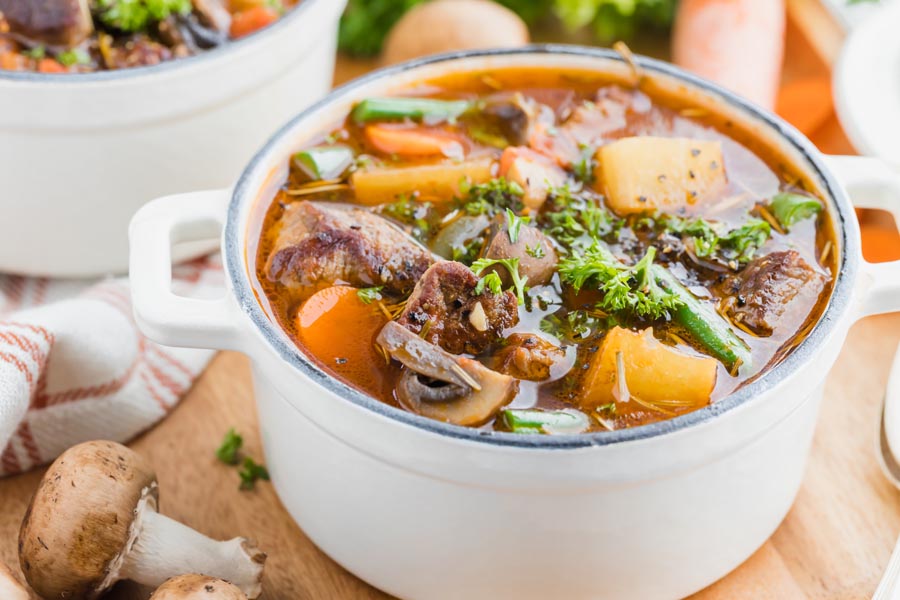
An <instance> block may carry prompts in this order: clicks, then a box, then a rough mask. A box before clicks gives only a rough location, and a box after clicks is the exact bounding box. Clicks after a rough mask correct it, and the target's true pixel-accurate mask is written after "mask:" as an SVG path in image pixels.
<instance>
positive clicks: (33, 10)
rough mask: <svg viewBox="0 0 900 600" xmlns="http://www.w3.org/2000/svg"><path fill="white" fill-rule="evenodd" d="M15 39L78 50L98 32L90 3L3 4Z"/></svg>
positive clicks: (29, 0)
mask: <svg viewBox="0 0 900 600" xmlns="http://www.w3.org/2000/svg"><path fill="white" fill-rule="evenodd" d="M0 13H2V17H3V18H4V19H5V20H6V22H7V23H9V27H10V31H11V32H12V34H13V35H15V36H17V37H21V38H23V39H25V40H26V41H28V42H32V43H40V44H47V45H50V46H65V47H72V46H77V45H78V44H80V43H81V42H83V41H84V40H85V39H87V37H88V36H89V35H91V33H93V31H94V21H93V19H92V18H91V8H90V6H89V3H88V0H0Z"/></svg>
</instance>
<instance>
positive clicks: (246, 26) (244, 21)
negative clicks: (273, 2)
mask: <svg viewBox="0 0 900 600" xmlns="http://www.w3.org/2000/svg"><path fill="white" fill-rule="evenodd" d="M277 20H278V13H277V12H276V11H274V10H273V9H271V8H268V7H266V6H255V7H253V8H250V9H247V10H244V11H241V12H239V13H235V14H234V15H232V17H231V31H230V32H229V33H230V35H231V37H232V38H233V39H237V38H242V37H244V36H245V35H250V34H251V33H253V32H255V31H259V30H260V29H262V28H263V27H266V26H268V25H271V24H272V23H274V22H275V21H277Z"/></svg>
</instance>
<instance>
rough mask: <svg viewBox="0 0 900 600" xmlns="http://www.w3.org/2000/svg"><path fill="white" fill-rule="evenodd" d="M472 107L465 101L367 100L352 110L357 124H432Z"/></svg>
mask: <svg viewBox="0 0 900 600" xmlns="http://www.w3.org/2000/svg"><path fill="white" fill-rule="evenodd" d="M471 107H472V103H471V102H469V101H467V100H433V99H430V98H367V99H365V100H363V101H362V102H360V103H359V104H357V105H356V106H355V107H354V108H353V112H352V113H351V116H352V118H353V120H354V121H356V122H357V123H369V122H372V121H402V120H403V119H413V120H424V121H429V122H432V123H437V122H439V121H452V120H453V119H455V118H457V117H458V116H460V115H462V114H463V113H464V112H466V111H467V110H469V109H470V108H471Z"/></svg>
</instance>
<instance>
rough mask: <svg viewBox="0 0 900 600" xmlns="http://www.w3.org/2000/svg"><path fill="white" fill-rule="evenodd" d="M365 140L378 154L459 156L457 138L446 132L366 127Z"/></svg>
mask: <svg viewBox="0 0 900 600" xmlns="http://www.w3.org/2000/svg"><path fill="white" fill-rule="evenodd" d="M366 139H368V140H369V143H370V144H372V145H373V146H375V148H377V149H378V150H379V151H380V152H384V153H385V154H399V155H402V156H434V155H438V154H443V155H447V156H453V155H457V156H461V155H462V144H460V142H459V138H458V137H457V136H455V135H453V134H452V133H448V132H446V131H441V130H434V129H424V128H421V127H416V128H414V129H410V128H408V127H403V128H400V127H394V126H390V125H367V126H366Z"/></svg>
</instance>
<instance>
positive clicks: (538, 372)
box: [491, 333, 566, 381]
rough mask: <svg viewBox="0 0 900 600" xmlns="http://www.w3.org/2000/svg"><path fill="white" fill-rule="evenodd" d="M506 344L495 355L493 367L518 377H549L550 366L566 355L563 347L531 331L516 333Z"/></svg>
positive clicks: (530, 378)
mask: <svg viewBox="0 0 900 600" xmlns="http://www.w3.org/2000/svg"><path fill="white" fill-rule="evenodd" d="M506 344H507V345H506V346H504V347H503V348H502V349H501V350H500V351H499V352H497V354H495V355H494V357H493V364H492V365H491V367H492V368H493V369H494V370H495V371H500V372H501V373H506V374H507V375H512V376H513V377H515V378H516V379H527V380H529V381H543V380H545V379H548V378H549V377H550V367H552V366H553V365H554V364H556V363H557V362H559V361H561V360H563V359H564V358H565V356H566V355H565V352H563V350H562V349H561V348H559V347H557V346H554V345H553V344H551V343H550V342H548V341H547V340H545V339H543V338H540V337H538V336H536V335H533V334H530V333H514V334H512V335H510V336H509V337H508V338H506Z"/></svg>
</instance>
